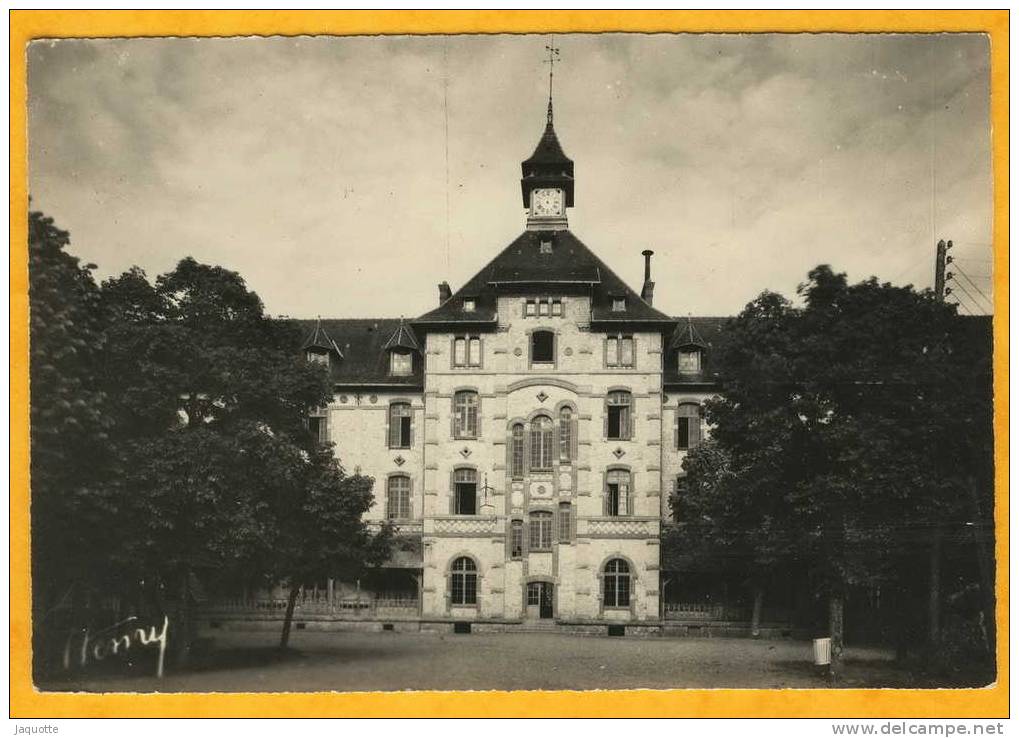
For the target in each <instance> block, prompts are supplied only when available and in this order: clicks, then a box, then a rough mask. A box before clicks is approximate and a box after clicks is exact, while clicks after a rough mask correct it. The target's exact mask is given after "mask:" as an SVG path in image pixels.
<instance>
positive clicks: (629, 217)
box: [29, 34, 992, 317]
mask: <svg viewBox="0 0 1019 738" xmlns="http://www.w3.org/2000/svg"><path fill="white" fill-rule="evenodd" d="M546 43H548V38H547V37H542V36H449V37H441V36H436V37H389V38H380V37H364V38H336V37H305V38H273V39H239V38H238V39H126V40H125V39H121V40H85V41H75V40H65V41H57V42H48V41H43V42H36V43H34V44H33V45H32V46H31V47H30V49H29V138H30V151H29V170H30V192H31V195H32V203H33V208H35V209H39V210H42V211H44V212H46V213H47V214H49V215H51V216H53V217H54V218H55V220H56V221H57V223H58V225H60V226H61V227H63V228H65V229H67V230H69V231H70V232H71V238H72V250H73V252H74V253H75V254H77V255H79V256H81V257H82V258H83V259H84V260H85V261H91V262H94V263H96V264H97V265H98V267H99V269H98V273H99V275H100V276H102V277H105V276H109V275H112V274H116V273H119V272H121V271H123V270H124V269H127V268H128V267H130V266H132V265H139V266H141V267H143V268H144V269H145V270H146V271H147V272H149V274H150V275H153V276H154V275H155V274H158V273H160V272H163V271H166V270H168V269H170V268H172V267H173V265H174V264H175V263H176V262H177V261H178V260H179V259H181V258H182V257H184V256H187V255H192V256H194V257H195V258H197V259H199V260H200V261H204V262H208V263H215V264H221V265H223V266H226V267H228V268H231V269H234V270H236V271H238V272H240V273H241V274H242V275H243V276H244V278H245V279H246V280H247V281H248V284H249V285H250V286H251V287H252V288H253V289H254V290H256V291H257V292H258V293H259V294H260V295H261V297H262V299H263V301H264V302H265V304H266V307H267V309H268V310H269V311H270V312H271V313H273V314H286V315H291V316H295V317H314V316H315V315H322V316H324V317H325V316H329V317H373V316H379V317H389V316H398V315H401V314H404V315H407V316H413V315H416V314H419V313H422V312H424V311H426V310H428V309H430V308H431V307H433V306H434V305H435V304H436V303H437V299H438V298H437V290H436V283H438V282H439V281H441V280H443V279H446V280H449V282H450V283H451V284H452V285H453V286H454V288H456V287H457V286H459V285H460V284H462V283H463V282H464V281H466V279H468V278H469V277H470V276H471V275H472V274H473V273H475V272H476V271H477V270H478V269H479V268H481V267H482V266H483V265H484V264H485V263H486V262H487V261H488V260H489V259H490V258H491V257H492V256H494V255H495V254H496V253H497V252H498V251H499V250H500V249H502V248H503V247H504V246H505V245H506V244H508V243H509V242H510V241H512V240H513V239H514V238H515V237H516V236H517V235H518V234H519V232H520V231H521V230H522V229H523V227H524V220H525V214H524V211H523V208H522V204H521V202H520V186H519V177H520V161H521V160H522V159H525V158H526V157H527V156H528V155H529V154H530V153H531V151H532V150H533V148H534V146H535V144H536V143H537V141H538V138H539V136H540V134H541V132H542V130H543V127H544V123H545V106H546V102H547V94H548V90H547V85H548V79H547V68H548V66H547V65H546V64H543V63H542V58H543V52H544V47H545V44H546ZM556 43H557V45H558V46H559V47H560V48H561V50H562V63H561V64H559V65H557V66H556V78H555V120H556V130H557V132H558V134H559V139H560V141H561V142H562V144H563V147H564V149H565V150H566V153H567V154H568V155H569V156H570V157H571V158H572V159H574V161H575V162H576V178H577V185H576V206H575V208H574V209H573V210H572V211H571V212H570V214H569V217H570V227H571V230H572V231H573V232H574V233H575V234H577V235H578V236H579V237H580V238H581V239H582V240H583V241H584V242H585V243H587V244H588V246H590V247H591V248H592V249H593V250H594V251H595V252H596V253H598V254H599V256H601V257H602V258H603V259H604V260H605V261H607V262H608V263H609V264H610V265H611V266H612V267H613V268H614V269H615V270H616V271H617V272H618V273H619V274H620V275H621V276H622V277H623V278H624V279H626V280H627V281H628V282H629V283H630V285H631V286H634V287H637V288H638V289H639V285H640V281H641V279H642V269H643V266H642V257H641V256H640V252H641V251H642V250H643V249H645V248H651V249H654V251H655V254H656V255H655V257H654V266H653V270H654V277H655V279H656V281H657V282H658V286H657V288H656V291H655V304H656V306H657V307H659V308H661V309H662V310H665V311H667V312H670V313H672V314H674V315H686V314H694V315H726V314H732V313H735V312H737V311H738V310H740V308H741V307H742V306H743V305H744V304H745V303H746V302H747V301H749V300H751V299H753V297H754V296H755V295H756V294H758V293H759V292H760V291H761V290H764V289H772V290H777V291H780V292H782V293H784V294H787V295H791V294H792V293H793V292H794V291H795V288H796V285H797V284H798V283H799V282H801V281H803V279H804V277H805V275H806V273H807V271H808V270H809V269H810V268H811V267H813V266H815V265H817V264H819V263H830V264H832V265H833V266H834V267H835V268H837V269H839V270H843V271H847V272H848V273H849V275H850V277H851V278H853V279H862V278H864V277H867V276H870V275H877V276H878V277H879V278H881V279H882V280H888V281H892V282H894V283H899V284H906V283H911V284H914V285H917V286H920V287H926V286H929V285H930V283H931V281H932V271H933V267H932V263H933V253H934V244H935V242H936V241H937V239H938V238H952V239H954V241H955V243H956V247H955V251H954V254H955V256H956V258H957V260H958V262H957V263H958V265H959V266H961V267H962V269H963V270H965V273H966V274H968V275H969V277H970V278H971V279H972V280H973V282H974V284H973V285H966V286H967V287H968V288H969V292H970V297H971V298H972V299H973V302H974V303H976V304H975V305H973V306H968V307H969V312H976V311H977V309H978V308H981V307H985V304H983V303H982V301H981V297H982V294H983V295H986V296H988V297H989V296H990V282H989V273H990V262H989V259H990V255H991V244H990V242H991V213H992V203H991V155H990V125H989V110H988V106H989V77H988V65H989V57H988V53H989V47H988V42H987V40H986V39H985V38H984V37H983V36H979V35H959V34H941V35H929V36H904V35H840V36H834V35H806V34H804V35H756V36H754V35H724V36H723V35H700V36H698V35H653V36H651V35H640V34H618V35H617V34H603V35H564V36H557V37H556ZM957 291H958V290H957ZM981 293H982V294H981ZM961 297H962V302H963V304H964V305H966V302H967V296H966V295H965V294H962V295H961Z"/></svg>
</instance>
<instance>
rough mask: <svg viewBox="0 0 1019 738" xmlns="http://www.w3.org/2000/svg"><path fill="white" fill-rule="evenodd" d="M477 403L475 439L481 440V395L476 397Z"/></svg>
mask: <svg viewBox="0 0 1019 738" xmlns="http://www.w3.org/2000/svg"><path fill="white" fill-rule="evenodd" d="M475 397H477V402H475V403H474V437H475V438H481V394H480V393H479V394H477V395H475Z"/></svg>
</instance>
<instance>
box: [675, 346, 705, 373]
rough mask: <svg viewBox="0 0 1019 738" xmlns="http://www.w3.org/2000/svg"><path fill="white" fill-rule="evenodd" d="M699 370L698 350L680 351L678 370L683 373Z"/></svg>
mask: <svg viewBox="0 0 1019 738" xmlns="http://www.w3.org/2000/svg"><path fill="white" fill-rule="evenodd" d="M700 370H701V352H700V351H680V352H679V371H681V372H682V373H684V374H696V373H697V372H699V371H700Z"/></svg>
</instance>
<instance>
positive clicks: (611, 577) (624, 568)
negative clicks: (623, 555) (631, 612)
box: [603, 559, 630, 607]
mask: <svg viewBox="0 0 1019 738" xmlns="http://www.w3.org/2000/svg"><path fill="white" fill-rule="evenodd" d="M603 581H604V583H605V607H629V606H630V565H629V564H627V563H626V562H625V561H623V560H622V559H612V560H611V561H609V562H608V563H607V564H605V572H604V575H603Z"/></svg>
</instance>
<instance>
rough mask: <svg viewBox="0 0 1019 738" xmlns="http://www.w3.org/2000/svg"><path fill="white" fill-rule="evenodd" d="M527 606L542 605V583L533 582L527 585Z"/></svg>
mask: <svg viewBox="0 0 1019 738" xmlns="http://www.w3.org/2000/svg"><path fill="white" fill-rule="evenodd" d="M527 604H528V605H540V604H541V582H531V583H529V584H528V585H527Z"/></svg>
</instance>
